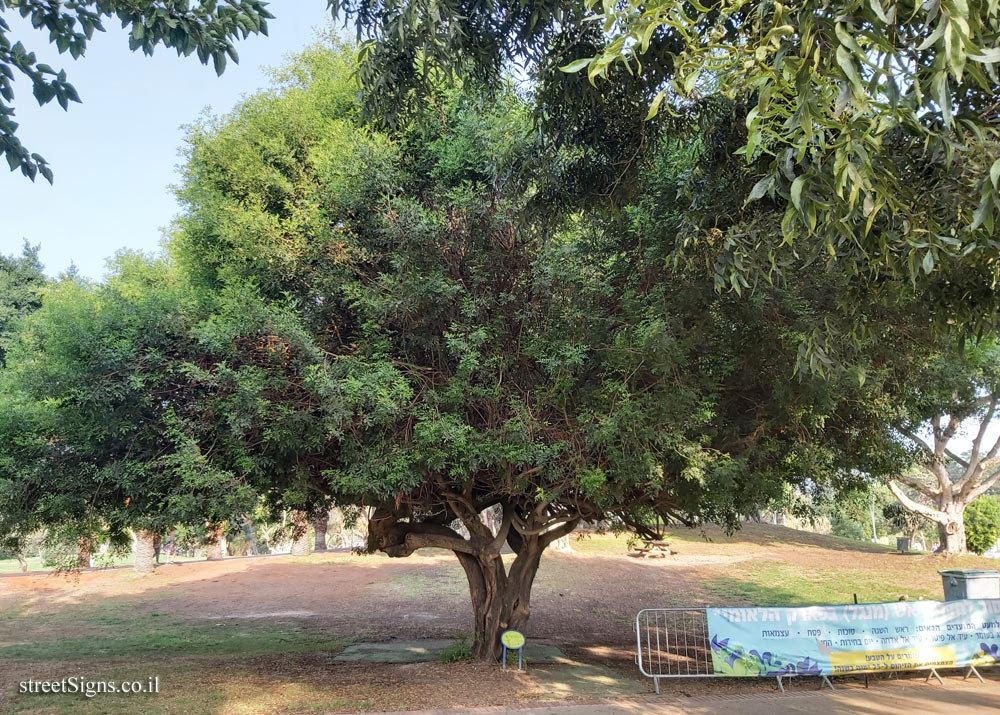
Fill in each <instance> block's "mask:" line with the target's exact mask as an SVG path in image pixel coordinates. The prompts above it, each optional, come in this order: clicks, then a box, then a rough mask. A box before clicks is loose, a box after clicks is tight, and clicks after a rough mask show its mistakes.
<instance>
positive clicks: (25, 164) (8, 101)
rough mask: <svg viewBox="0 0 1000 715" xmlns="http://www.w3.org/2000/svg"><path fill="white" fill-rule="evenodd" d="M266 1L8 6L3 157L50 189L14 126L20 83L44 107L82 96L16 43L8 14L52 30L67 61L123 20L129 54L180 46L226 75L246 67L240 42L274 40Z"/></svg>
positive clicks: (20, 1) (1, 65) (2, 67)
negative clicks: (235, 65) (260, 37)
mask: <svg viewBox="0 0 1000 715" xmlns="http://www.w3.org/2000/svg"><path fill="white" fill-rule="evenodd" d="M266 5H267V4H266V3H265V2H263V0H194V1H193V2H192V1H191V0H160V1H159V2H155V3H150V2H145V3H136V2H131V1H130V0H74V1H73V2H50V1H49V0H0V153H3V155H4V157H5V158H6V159H7V164H8V165H9V166H10V169H11V171H16V170H18V169H20V171H21V173H22V174H24V175H25V176H27V177H28V178H29V179H31V180H34V179H35V176H36V175H38V174H41V175H42V176H43V177H45V178H46V179H47V180H48V181H49V182H50V183H51V181H52V169H51V168H49V165H48V163H47V162H46V161H45V159H43V158H42V157H41V156H40V155H39V154H36V153H34V152H31V151H29V150H28V149H27V148H26V147H25V146H24V145H23V144H21V141H20V140H19V139H18V138H17V133H16V132H17V126H18V125H17V122H15V121H14V78H15V76H16V75H17V74H20V75H22V76H24V77H25V78H26V79H27V80H28V81H29V82H30V83H31V90H32V93H33V94H34V95H35V99H36V100H37V101H38V103H39V104H47V103H48V102H50V101H52V100H53V99H55V100H56V101H57V102H58V103H59V106H61V107H62V108H63V109H68V108H69V103H70V102H79V101H80V97H79V95H78V94H77V92H76V89H74V88H73V85H71V84H70V83H69V82H68V80H67V78H66V71H65V70H59V71H56V70H55V69H53V68H52V67H50V66H49V65H47V64H44V63H41V62H38V60H37V58H36V57H35V53H34V52H32V51H31V50H29V49H28V48H27V47H25V45H24V43H23V42H22V41H21V40H20V39H16V38H14V37H12V36H11V29H10V25H9V24H8V23H7V21H6V20H5V19H4V15H7V16H8V17H10V16H11V15H13V14H15V13H16V14H18V15H20V16H21V17H23V18H26V19H28V20H29V21H30V22H31V26H32V27H33V28H35V29H37V30H39V31H43V30H44V31H46V32H48V35H49V38H48V39H49V42H50V43H51V44H53V45H55V46H56V49H57V50H58V51H59V54H65V53H67V52H68V53H69V54H70V56H71V57H72V58H73V59H78V58H79V57H81V56H82V55H83V54H84V52H85V51H86V49H87V43H88V42H89V41H90V39H91V38H92V37H93V35H94V32H103V31H104V22H105V21H107V20H109V19H112V18H113V19H114V20H115V21H120V22H121V25H122V27H123V28H125V29H127V30H128V31H129V40H128V42H129V49H131V50H137V49H141V50H142V51H143V52H144V53H145V54H147V55H151V54H153V50H154V49H155V48H156V46H157V45H163V46H164V47H172V48H174V49H176V50H177V54H178V55H185V56H186V55H190V54H194V53H196V54H197V55H198V59H199V60H201V61H202V63H204V64H208V62H209V61H211V62H212V64H213V65H214V67H215V71H216V72H217V73H219V74H222V72H223V70H225V68H226V62H227V58H228V59H229V60H232V61H233V62H237V61H238V60H239V56H238V54H237V52H236V47H235V46H234V44H233V40H236V39H239V38H246V37H248V36H249V35H251V34H257V33H260V34H264V35H266V34H267V20H268V19H270V18H271V17H272V15H271V14H270V13H269V12H268V11H267V9H266Z"/></svg>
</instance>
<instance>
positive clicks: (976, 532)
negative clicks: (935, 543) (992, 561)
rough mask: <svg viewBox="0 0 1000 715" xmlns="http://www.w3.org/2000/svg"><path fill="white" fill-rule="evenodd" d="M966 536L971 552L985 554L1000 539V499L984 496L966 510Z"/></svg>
mask: <svg viewBox="0 0 1000 715" xmlns="http://www.w3.org/2000/svg"><path fill="white" fill-rule="evenodd" d="M965 534H966V542H967V543H968V546H969V551H971V552H973V553H975V554H985V553H986V552H987V551H989V550H990V549H992V548H993V547H994V546H996V543H997V540H998V539H1000V499H998V498H997V497H996V496H994V495H992V494H984V495H983V496H981V497H979V498H978V499H976V500H975V501H974V502H972V503H971V504H969V506H968V507H966V509H965Z"/></svg>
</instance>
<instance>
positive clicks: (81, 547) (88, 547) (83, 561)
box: [76, 536, 94, 569]
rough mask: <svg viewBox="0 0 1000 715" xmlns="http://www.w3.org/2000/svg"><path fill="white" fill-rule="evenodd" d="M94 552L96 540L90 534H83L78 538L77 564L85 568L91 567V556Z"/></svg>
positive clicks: (78, 566)
mask: <svg viewBox="0 0 1000 715" xmlns="http://www.w3.org/2000/svg"><path fill="white" fill-rule="evenodd" d="M93 553H94V540H93V539H92V538H91V537H89V536H81V537H80V538H78V539H77V540H76V566H77V568H81V569H85V568H89V567H90V557H91V556H92V555H93Z"/></svg>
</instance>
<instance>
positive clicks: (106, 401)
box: [0, 254, 251, 568]
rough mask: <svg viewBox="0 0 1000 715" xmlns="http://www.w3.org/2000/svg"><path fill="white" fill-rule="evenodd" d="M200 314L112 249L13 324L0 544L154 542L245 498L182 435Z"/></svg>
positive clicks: (163, 278) (167, 281)
mask: <svg viewBox="0 0 1000 715" xmlns="http://www.w3.org/2000/svg"><path fill="white" fill-rule="evenodd" d="M197 306H198V299H197V297H196V296H194V295H193V294H190V293H186V292H185V284H184V282H183V280H181V279H180V278H179V277H178V275H177V274H176V272H174V271H171V270H170V268H169V267H168V266H167V265H166V264H165V263H163V262H149V261H146V260H145V259H143V258H142V257H140V256H137V255H130V254H123V255H122V256H120V257H119V258H118V260H117V263H116V266H115V267H114V269H113V271H112V274H111V276H110V277H109V278H108V280H107V281H106V283H104V284H103V285H100V286H95V287H91V286H88V285H86V284H82V283H79V282H77V281H74V280H72V279H65V280H63V281H61V282H60V283H58V284H57V285H56V286H54V287H53V288H52V289H50V290H49V291H48V293H47V298H46V301H45V304H44V305H43V306H42V307H41V308H40V309H38V310H37V311H35V312H34V313H33V314H32V315H31V316H30V317H28V318H26V319H24V320H22V321H20V322H19V324H18V329H17V332H16V334H15V336H14V337H15V340H14V341H13V344H12V346H11V350H10V352H9V353H8V358H9V359H8V366H7V368H6V369H5V370H3V371H2V372H0V379H2V380H3V382H4V389H3V390H2V399H3V401H4V404H3V408H2V409H0V413H2V414H3V416H4V420H3V437H2V439H0V455H2V460H0V464H2V468H0V503H2V504H3V508H2V509H0V512H2V514H3V515H2V517H0V537H2V538H4V539H5V540H10V541H14V542H15V544H14V545H15V546H16V542H17V541H18V540H21V539H23V538H25V537H26V536H27V535H28V534H30V533H31V532H33V531H35V530H37V529H38V528H39V527H41V526H45V525H47V526H53V527H58V528H59V529H62V530H63V531H65V532H66V533H68V534H74V533H75V534H79V538H80V539H84V540H86V541H87V542H88V543H94V542H95V540H104V539H109V540H111V542H112V543H113V544H115V545H117V546H118V547H121V548H125V547H127V545H128V544H129V543H130V541H131V538H130V536H129V535H128V530H129V529H134V530H135V531H136V532H137V534H138V535H139V536H140V539H141V540H143V541H149V542H151V541H152V537H153V535H155V534H159V533H162V532H163V531H164V530H165V529H167V528H169V527H170V526H172V525H174V524H176V523H177V522H185V521H186V522H190V521H198V520H199V519H204V518H206V517H212V518H216V519H219V520H221V519H222V518H225V516H226V515H228V514H229V513H231V511H232V510H234V509H238V508H239V507H240V504H241V503H242V502H241V500H242V499H245V498H248V494H251V493H250V492H248V491H247V489H246V487H245V485H244V484H241V482H240V481H239V479H238V478H237V477H233V476H232V475H230V474H227V473H223V472H219V471H217V470H213V469H212V468H211V465H210V463H208V462H207V461H206V460H205V458H204V455H203V454H202V453H201V452H200V447H199V445H198V444H197V443H196V442H195V441H194V440H193V439H192V436H191V433H190V431H189V430H188V428H187V427H186V420H187V419H188V417H189V415H188V414H187V410H188V409H189V406H190V405H192V404H193V402H194V397H195V394H194V393H192V392H190V391H188V390H186V386H187V385H188V383H189V382H190V378H189V377H188V376H187V375H186V374H185V372H184V362H183V361H184V360H192V359H199V358H200V357H201V355H202V354H201V353H199V352H198V350H197V346H196V343H195V342H194V341H193V339H192V338H191V335H190V332H189V331H190V325H191V321H192V320H193V319H194V318H195V317H196V316H197ZM144 553H145V552H144ZM147 566H148V564H141V563H139V562H138V561H137V567H142V568H146V567H147Z"/></svg>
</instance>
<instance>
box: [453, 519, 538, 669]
mask: <svg viewBox="0 0 1000 715" xmlns="http://www.w3.org/2000/svg"><path fill="white" fill-rule="evenodd" d="M521 541H522V543H520V544H519V546H520V549H519V550H518V551H517V556H516V557H515V559H514V563H513V564H511V567H510V571H509V572H506V571H505V569H504V565H503V559H502V558H501V557H500V554H499V553H497V554H487V553H480V554H476V555H472V554H466V553H461V552H458V551H456V552H455V555H456V556H457V557H458V561H459V563H461V564H462V568H463V569H464V570H465V575H466V578H467V579H468V581H469V595H470V597H471V599H472V614H473V617H472V623H473V636H472V656H473V657H474V658H481V659H490V660H499V659H500V657H501V654H502V652H503V648H502V646H501V644H500V634H502V633H503V632H504V631H506V630H516V631H523V630H524V628H525V626H527V624H528V618H529V617H530V616H531V586H532V584H533V583H534V581H535V574H537V573H538V566H539V564H540V562H541V557H542V551H543V550H544V548H545V547H544V546H543V545H542V543H541V539H540V538H539V537H537V536H533V537H528V538H525V539H522V540H521Z"/></svg>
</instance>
